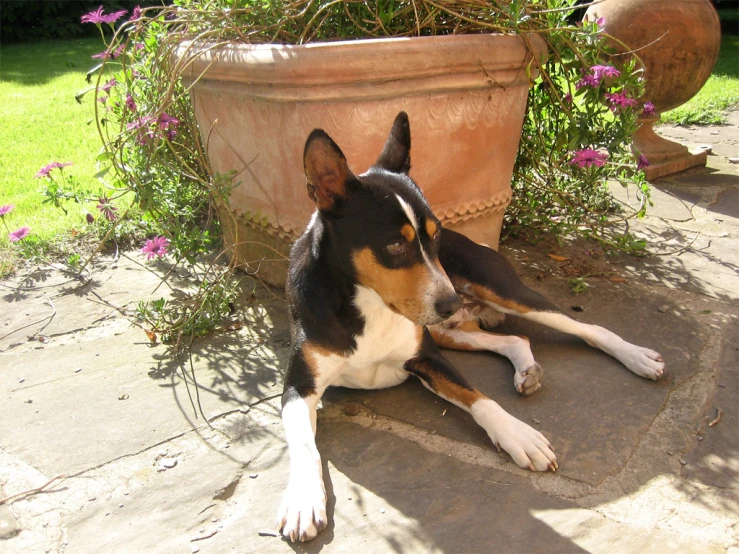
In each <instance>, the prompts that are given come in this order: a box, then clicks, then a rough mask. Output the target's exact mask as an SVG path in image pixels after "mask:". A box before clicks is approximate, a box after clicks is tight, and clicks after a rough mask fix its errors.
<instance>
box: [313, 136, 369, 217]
mask: <svg viewBox="0 0 739 554" xmlns="http://www.w3.org/2000/svg"><path fill="white" fill-rule="evenodd" d="M303 167H304V168H305V177H306V179H307V180H308V196H310V198H311V200H313V202H315V204H316V207H317V208H318V209H319V210H321V211H322V212H324V213H326V214H331V215H335V216H337V215H340V213H341V207H342V205H343V203H344V199H345V198H346V184H347V182H348V181H349V180H351V179H355V178H356V177H355V176H354V173H352V170H351V169H349V165H348V164H347V163H346V157H345V156H344V153H343V152H342V151H341V149H340V148H339V147H338V146H337V145H336V143H335V142H334V141H333V140H332V139H331V137H330V136H328V134H326V132H325V131H324V130H323V129H315V130H313V132H312V133H311V134H310V135H309V136H308V140H307V141H306V142H305V150H304V151H303Z"/></svg>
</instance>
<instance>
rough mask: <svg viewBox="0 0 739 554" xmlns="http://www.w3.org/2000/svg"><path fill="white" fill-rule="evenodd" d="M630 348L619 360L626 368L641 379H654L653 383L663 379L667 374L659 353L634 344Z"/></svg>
mask: <svg viewBox="0 0 739 554" xmlns="http://www.w3.org/2000/svg"><path fill="white" fill-rule="evenodd" d="M627 344H628V343H627ZM628 346H629V348H628V349H626V350H625V351H624V352H623V353H622V354H621V356H619V360H621V362H622V363H623V364H624V365H625V366H626V367H628V368H629V369H630V370H631V371H633V372H634V373H636V374H637V375H639V376H640V377H644V378H646V379H652V380H653V381H656V380H657V379H659V378H660V377H662V375H663V374H664V372H665V362H664V361H662V356H661V355H660V354H659V352H655V351H654V350H650V349H649V348H642V347H641V346H636V345H633V344H629V345H628Z"/></svg>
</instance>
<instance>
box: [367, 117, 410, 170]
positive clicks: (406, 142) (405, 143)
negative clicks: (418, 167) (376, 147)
mask: <svg viewBox="0 0 739 554" xmlns="http://www.w3.org/2000/svg"><path fill="white" fill-rule="evenodd" d="M375 165H377V166H380V167H382V168H383V169H387V170H388V171H392V172H393V173H408V171H410V169H411V126H410V123H409V122H408V114H407V113H405V112H400V113H399V114H398V115H397V116H396V117H395V121H394V122H393V128H392V130H391V131H390V136H389V137H387V141H386V142H385V147H384V148H383V149H382V154H380V157H379V158H377V162H376V163H375Z"/></svg>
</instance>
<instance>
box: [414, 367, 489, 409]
mask: <svg viewBox="0 0 739 554" xmlns="http://www.w3.org/2000/svg"><path fill="white" fill-rule="evenodd" d="M418 365H419V366H420V367H419V368H418V369H420V370H421V373H422V375H423V376H424V378H425V379H427V380H428V381H427V384H428V386H429V387H431V389H432V390H433V391H434V392H436V393H437V394H438V395H440V396H441V397H442V398H445V399H447V400H449V401H450V402H453V403H456V404H457V405H462V406H464V407H466V408H467V409H468V410H469V409H470V408H471V407H472V405H473V404H474V403H475V402H477V401H478V400H481V399H483V398H486V397H485V395H484V394H482V393H481V392H480V391H478V390H476V389H473V388H466V387H463V386H461V385H458V384H457V383H453V382H452V381H450V380H449V379H447V378H446V377H445V376H444V375H443V374H442V373H439V372H438V371H436V370H434V368H433V367H432V366H431V365H430V364H426V363H423V362H421V363H419V364H418Z"/></svg>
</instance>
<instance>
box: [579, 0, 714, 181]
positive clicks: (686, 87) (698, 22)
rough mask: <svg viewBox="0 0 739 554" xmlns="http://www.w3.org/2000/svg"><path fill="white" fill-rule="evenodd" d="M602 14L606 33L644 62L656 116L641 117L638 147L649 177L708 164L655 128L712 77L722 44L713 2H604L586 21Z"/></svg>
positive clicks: (702, 156) (647, 96) (647, 97)
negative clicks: (645, 158) (647, 164)
mask: <svg viewBox="0 0 739 554" xmlns="http://www.w3.org/2000/svg"><path fill="white" fill-rule="evenodd" d="M600 16H602V17H604V19H605V23H604V29H605V32H606V33H608V34H609V35H612V36H613V37H615V38H617V39H619V40H620V41H621V42H623V43H624V44H625V45H627V46H628V47H629V48H630V49H633V50H635V51H636V53H637V54H638V55H639V57H640V58H641V59H642V61H643V62H644V66H645V73H644V75H645V78H646V92H645V94H644V98H643V100H649V101H650V102H652V103H653V104H654V106H655V110H656V112H657V113H656V114H655V115H654V116H651V117H641V118H640V119H639V123H640V124H641V126H640V128H639V130H638V131H637V132H636V133H635V134H634V147H635V149H636V150H637V151H638V152H639V153H641V154H644V155H645V156H646V157H647V158H648V159H649V162H650V164H651V166H650V167H648V168H647V170H646V174H647V178H649V179H653V178H657V177H660V176H664V175H668V174H670V173H675V172H677V171H682V170H683V169H687V168H688V167H693V166H696V165H705V163H706V154H705V153H702V154H697V155H693V154H691V153H690V152H688V149H687V147H685V146H683V145H682V144H678V143H676V142H672V141H669V140H667V139H665V138H662V137H660V136H659V135H657V134H656V133H655V132H654V129H653V128H652V127H653V125H654V124H655V123H656V122H657V121H659V118H660V115H659V114H660V113H662V112H665V111H667V110H671V109H673V108H676V107H678V106H681V105H682V104H684V103H685V102H687V101H688V100H690V99H691V98H692V97H693V96H695V95H696V94H697V93H698V91H699V90H700V89H701V88H702V87H703V85H704V84H705V82H706V80H707V79H708V77H710V75H711V70H712V69H713V66H714V65H715V63H716V60H717V59H718V53H719V48H720V46H721V26H720V24H719V20H718V16H717V15H716V10H715V9H714V8H713V6H712V5H711V2H710V1H709V0H603V1H602V2H600V3H598V4H595V5H593V6H590V7H589V8H588V10H587V12H586V16H585V17H587V18H589V19H591V20H592V19H595V18H597V17H600ZM616 46H617V48H618V49H619V50H621V51H623V50H624V47H623V46H620V45H616Z"/></svg>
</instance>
